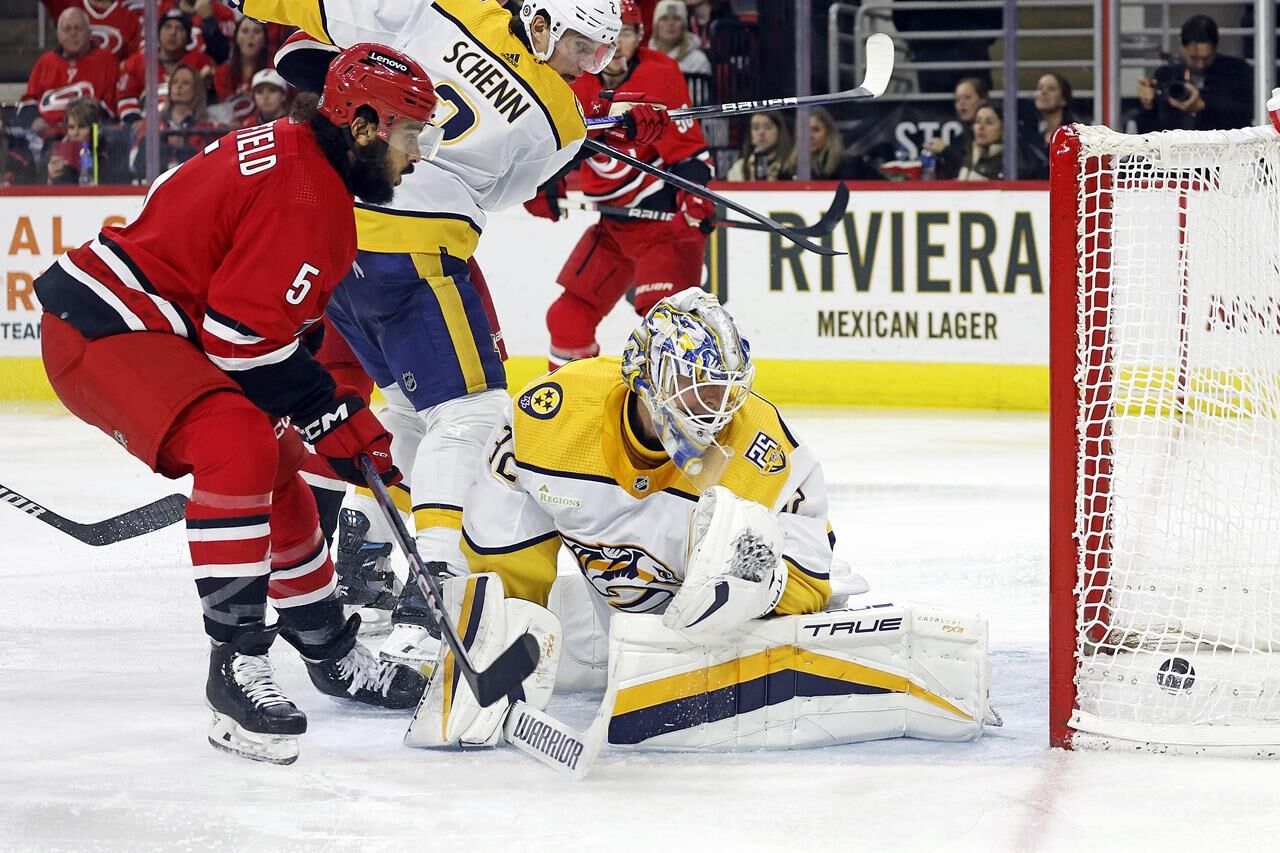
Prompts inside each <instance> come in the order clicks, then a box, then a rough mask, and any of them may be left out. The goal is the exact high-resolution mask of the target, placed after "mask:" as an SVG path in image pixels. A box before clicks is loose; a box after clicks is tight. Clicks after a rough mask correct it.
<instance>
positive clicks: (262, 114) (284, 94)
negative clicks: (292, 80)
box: [241, 68, 289, 127]
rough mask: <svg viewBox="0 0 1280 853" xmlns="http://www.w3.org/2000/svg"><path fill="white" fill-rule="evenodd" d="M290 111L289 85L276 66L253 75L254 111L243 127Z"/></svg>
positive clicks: (272, 118)
mask: <svg viewBox="0 0 1280 853" xmlns="http://www.w3.org/2000/svg"><path fill="white" fill-rule="evenodd" d="M288 113H289V85H288V84H287V83H285V81H284V78H283V77H281V76H280V73H279V72H278V71H276V70H275V69H274V68H264V69H262V70H261V71H259V72H258V73H257V74H255V75H253V113H252V114H251V115H250V116H249V117H248V118H246V119H245V120H244V122H243V123H242V125H241V126H242V127H251V126H253V125H255V124H266V123H267V122H271V121H275V120H276V119H278V118H284V117H285V116H286V115H288Z"/></svg>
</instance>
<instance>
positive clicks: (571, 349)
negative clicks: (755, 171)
mask: <svg viewBox="0 0 1280 853" xmlns="http://www.w3.org/2000/svg"><path fill="white" fill-rule="evenodd" d="M643 36H644V24H643V22H642V19H641V16H640V11H639V9H638V8H637V7H636V4H635V2H634V0H622V32H621V34H620V35H619V36H618V51H617V54H616V55H615V57H614V60H613V62H611V63H610V64H609V66H608V67H607V68H605V69H604V71H603V72H601V73H600V74H598V75H583V76H582V77H579V78H578V80H577V82H575V83H574V84H573V90H574V93H575V94H576V95H577V96H578V100H579V101H580V102H581V103H582V105H583V109H584V110H585V111H586V112H587V114H588V115H597V114H600V113H601V112H604V111H605V109H604V108H605V106H607V105H605V104H602V103H601V98H600V93H601V91H602V90H614V91H616V92H617V93H618V94H617V95H616V96H615V99H614V100H615V103H620V102H625V101H627V100H628V99H630V100H637V99H638V98H637V95H636V94H633V93H641V94H642V95H643V97H644V99H645V100H648V101H656V102H659V103H662V104H665V105H667V106H668V107H671V108H676V107H687V106H689V100H690V99H689V88H688V86H687V85H686V84H685V81H684V75H683V74H681V73H680V67H679V66H678V65H676V63H675V62H674V61H673V60H672V59H671V58H670V57H668V56H666V55H665V54H663V53H660V52H658V51H656V50H650V49H649V48H647V47H642V46H641V45H640V42H641V40H642V38H643ZM625 150H626V151H627V152H628V153H630V154H632V155H634V156H636V157H638V158H639V159H641V160H644V161H645V162H647V163H653V164H654V165H658V166H663V167H664V168H666V169H667V170H669V171H671V172H674V173H675V174H677V175H680V176H681V177H684V178H688V179H690V180H692V181H696V182H698V183H700V184H705V183H706V182H707V181H709V180H710V179H711V176H712V169H711V157H710V154H709V153H708V151H707V141H706V139H705V138H704V137H703V135H702V129H701V128H700V127H699V126H698V123H697V122H695V121H679V122H675V123H674V124H673V125H672V127H671V129H670V130H668V131H667V132H666V133H664V134H663V135H662V136H661V137H659V138H658V140H657V141H656V142H654V143H653V144H651V145H646V146H642V147H638V148H636V147H630V148H626V149H625ZM580 176H581V178H582V190H583V192H584V193H585V194H586V197H587V200H588V201H594V202H599V203H601V204H606V205H610V206H615V207H638V208H644V209H646V210H657V211H677V212H679V213H681V214H683V215H682V216H678V217H676V219H675V220H674V221H671V222H654V221H645V220H637V219H626V218H620V217H613V216H601V217H600V221H599V222H597V223H596V224H595V225H592V226H591V227H590V228H588V229H587V233H585V234H583V235H582V239H581V240H579V241H578V245H577V246H576V247H575V248H574V250H573V253H572V254H570V255H569V260H568V261H566V262H565V265H564V268H563V269H562V270H561V271H560V275H559V276H558V277H557V279H556V281H557V282H559V284H560V285H561V286H562V287H563V288H564V293H562V294H561V295H560V297H559V298H558V299H557V300H556V301H555V302H553V303H552V305H551V308H550V309H549V310H548V311H547V329H548V331H550V333H551V358H550V362H551V367H553V368H555V367H558V366H560V365H561V364H564V363H565V362H566V361H570V360H572V359H576V358H590V357H592V356H595V355H599V354H600V345H599V344H598V343H597V342H596V328H597V327H598V326H599V325H600V321H601V320H603V319H604V317H605V315H606V314H608V313H609V311H610V310H612V309H613V306H614V305H616V304H617V303H618V300H619V299H621V298H622V296H623V295H624V294H625V293H626V292H627V290H628V289H630V287H631V286H632V285H633V284H634V285H635V288H636V292H635V309H636V312H637V313H638V314H640V315H641V316H644V315H645V314H646V313H647V312H648V310H649V309H650V308H652V307H653V306H654V305H655V304H656V303H657V302H658V300H660V299H662V298H663V297H664V296H670V295H671V294H673V293H677V292H679V291H681V290H686V289H688V288H690V287H697V286H698V285H699V284H701V283H702V258H703V253H704V248H705V246H706V234H704V233H703V231H702V230H701V229H700V227H699V226H700V225H701V223H702V221H703V220H705V219H709V218H711V217H712V216H714V215H715V208H714V206H713V205H712V204H711V203H710V202H709V201H706V200H705V199H702V198H699V197H697V196H695V195H692V194H690V193H687V192H684V191H683V190H675V189H673V188H672V187H669V186H667V185H666V184H664V183H663V182H662V181H660V180H659V179H657V178H655V177H653V176H652V175H648V174H646V173H644V172H640V171H638V170H636V169H635V168H633V167H631V166H628V165H626V164H625V163H619V162H617V161H616V160H612V159H610V158H608V157H605V156H603V155H600V154H597V155H595V156H593V157H591V158H590V159H588V160H586V161H585V162H584V163H583V164H582V166H581V169H580ZM560 195H561V192H560V185H559V184H558V183H552V184H549V185H547V186H544V187H543V193H542V194H541V195H539V196H538V197H536V198H535V199H534V200H533V201H531V202H529V203H527V204H526V205H525V207H526V208H528V209H529V211H530V212H531V213H534V214H535V215H538V216H546V217H547V218H550V219H558V218H559V210H558V207H557V204H558V201H559V196H560Z"/></svg>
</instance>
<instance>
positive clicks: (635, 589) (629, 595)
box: [560, 533, 680, 613]
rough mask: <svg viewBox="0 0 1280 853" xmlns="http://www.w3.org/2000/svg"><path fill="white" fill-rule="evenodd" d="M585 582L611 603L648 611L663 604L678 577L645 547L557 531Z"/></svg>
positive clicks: (676, 586) (628, 609) (675, 587)
mask: <svg viewBox="0 0 1280 853" xmlns="http://www.w3.org/2000/svg"><path fill="white" fill-rule="evenodd" d="M560 539H561V541H562V542H564V544H565V545H566V546H568V548H569V550H570V551H571V552H572V553H573V557H574V559H575V560H576V561H577V563H578V568H579V569H580V570H581V571H582V574H583V576H584V577H586V579H587V582H588V583H590V584H591V587H592V589H594V590H595V591H596V593H598V594H599V595H600V596H601V597H602V598H603V599H604V600H605V603H606V604H608V605H609V606H610V607H614V608H617V609H618V610H625V611H626V612H628V613H650V612H652V611H654V610H656V609H658V608H660V607H663V606H665V605H666V603H667V602H668V601H670V600H671V599H672V597H674V596H675V594H676V590H678V589H679V588H680V578H678V577H677V576H676V574H675V572H673V571H671V570H670V569H668V568H667V567H666V566H664V565H663V564H662V563H661V562H659V561H658V560H657V558H655V557H654V556H653V555H651V554H650V553H649V552H648V551H645V550H644V549H643V548H638V547H636V546H635V545H596V544H590V543H587V542H579V541H578V540H576V539H572V538H570V537H568V536H565V535H564V534H563V533H562V534H560Z"/></svg>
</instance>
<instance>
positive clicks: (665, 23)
mask: <svg viewBox="0 0 1280 853" xmlns="http://www.w3.org/2000/svg"><path fill="white" fill-rule="evenodd" d="M649 47H650V49H652V50H657V51H660V52H662V53H665V54H666V55H667V56H669V57H671V58H672V59H674V60H675V61H676V64H677V65H679V66H680V70H681V71H682V72H684V73H685V74H710V73H711V60H710V59H707V55H706V54H705V53H703V51H702V48H701V47H700V42H699V40H698V37H697V36H695V35H693V34H692V33H691V32H689V10H688V7H687V6H685V5H684V0H660V2H659V3H658V5H657V6H655V7H654V10H653V38H651V39H649Z"/></svg>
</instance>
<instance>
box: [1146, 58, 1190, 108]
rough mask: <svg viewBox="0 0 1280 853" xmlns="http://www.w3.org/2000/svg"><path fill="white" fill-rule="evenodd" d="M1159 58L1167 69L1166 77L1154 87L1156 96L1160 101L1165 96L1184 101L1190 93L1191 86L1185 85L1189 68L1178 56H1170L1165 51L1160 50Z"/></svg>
mask: <svg viewBox="0 0 1280 853" xmlns="http://www.w3.org/2000/svg"><path fill="white" fill-rule="evenodd" d="M1160 58H1161V59H1162V60H1164V67H1165V68H1167V69H1168V72H1167V73H1168V77H1167V78H1166V79H1165V80H1164V81H1163V82H1162V83H1161V85H1160V86H1159V87H1157V88H1156V97H1157V98H1159V99H1160V100H1162V101H1163V100H1164V99H1165V98H1166V97H1168V98H1171V99H1173V100H1175V101H1185V100H1186V99H1187V97H1188V96H1189V95H1190V94H1191V88H1190V87H1189V86H1188V85H1187V82H1188V81H1189V80H1191V71H1190V69H1188V68H1187V65H1186V63H1184V62H1183V61H1182V59H1181V58H1180V57H1177V56H1171V55H1170V54H1169V53H1167V52H1164V51H1162V52H1161V54H1160ZM1152 76H1153V77H1155V78H1156V79H1157V80H1159V79H1160V77H1159V75H1158V74H1153V75H1152ZM1191 82H1194V81H1191Z"/></svg>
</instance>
